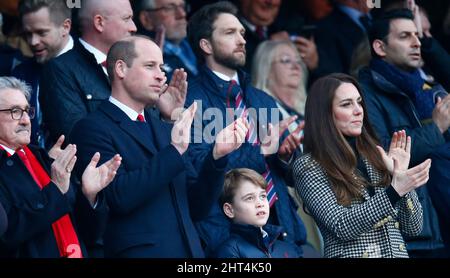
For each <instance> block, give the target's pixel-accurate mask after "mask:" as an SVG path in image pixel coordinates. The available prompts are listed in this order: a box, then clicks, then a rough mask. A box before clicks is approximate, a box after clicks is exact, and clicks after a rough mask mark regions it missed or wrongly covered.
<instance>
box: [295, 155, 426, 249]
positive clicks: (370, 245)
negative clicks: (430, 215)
mask: <svg viewBox="0 0 450 278" xmlns="http://www.w3.org/2000/svg"><path fill="white" fill-rule="evenodd" d="M364 164H365V166H366V169H367V172H368V175H369V178H370V182H371V183H372V184H375V183H378V182H379V181H380V180H381V175H380V174H379V173H377V172H376V171H375V169H374V168H373V167H372V166H371V165H370V164H369V163H368V161H367V160H364ZM293 173H294V179H295V188H296V190H297V192H298V194H299V195H300V197H301V198H302V199H303V201H304V203H305V205H306V208H307V209H308V211H309V212H310V213H311V214H312V216H313V218H314V219H315V221H316V222H317V224H318V226H319V229H320V231H321V233H322V236H323V239H324V245H325V250H324V253H325V254H324V255H325V257H341V258H358V257H363V258H364V257H367V258H368V257H377V258H407V257H408V253H407V251H406V246H405V242H404V240H403V237H402V234H404V235H408V236H415V235H418V234H419V233H420V231H421V230H422V220H423V219H422V206H421V205H420V202H419V200H418V198H417V194H416V192H415V191H411V192H409V193H408V194H406V195H405V196H404V197H403V198H401V200H399V201H398V202H397V204H396V205H395V207H392V205H391V202H390V201H389V198H388V196H387V194H386V191H385V188H383V187H375V194H374V195H373V196H372V197H370V196H369V194H368V192H367V191H366V190H365V189H363V192H362V193H363V200H356V201H353V202H352V203H351V205H350V206H349V207H344V206H341V205H339V204H338V203H337V199H336V196H335V194H334V192H333V191H332V189H331V184H330V181H329V179H328V178H327V175H326V173H325V171H324V169H323V168H322V167H321V166H320V165H319V164H318V163H317V162H316V161H315V160H314V159H312V157H311V155H310V154H306V155H304V156H302V157H300V158H298V159H297V160H296V161H295V162H294V165H293Z"/></svg>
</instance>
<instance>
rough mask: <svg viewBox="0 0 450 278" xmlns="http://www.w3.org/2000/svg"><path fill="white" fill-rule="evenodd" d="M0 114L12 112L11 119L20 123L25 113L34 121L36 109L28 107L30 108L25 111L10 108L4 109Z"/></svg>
mask: <svg viewBox="0 0 450 278" xmlns="http://www.w3.org/2000/svg"><path fill="white" fill-rule="evenodd" d="M0 112H10V113H11V118H12V119H13V120H19V121H20V120H21V119H22V117H23V112H27V114H28V117H29V118H30V119H34V115H35V113H34V112H35V110H34V107H28V108H25V109H22V108H18V107H15V108H10V109H2V110H0Z"/></svg>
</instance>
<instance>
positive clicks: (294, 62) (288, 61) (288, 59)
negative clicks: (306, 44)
mask: <svg viewBox="0 0 450 278" xmlns="http://www.w3.org/2000/svg"><path fill="white" fill-rule="evenodd" d="M274 62H275V63H277V62H278V63H281V64H283V65H291V66H292V65H297V66H302V65H303V62H302V60H293V59H292V58H291V57H289V56H282V57H281V58H280V59H279V60H276V61H274Z"/></svg>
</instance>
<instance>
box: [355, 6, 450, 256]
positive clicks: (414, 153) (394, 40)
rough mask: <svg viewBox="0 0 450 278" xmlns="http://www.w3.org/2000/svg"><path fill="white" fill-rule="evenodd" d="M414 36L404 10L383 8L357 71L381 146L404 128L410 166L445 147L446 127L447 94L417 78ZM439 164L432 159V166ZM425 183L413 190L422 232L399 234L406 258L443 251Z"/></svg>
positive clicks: (418, 62) (418, 47)
mask: <svg viewBox="0 0 450 278" xmlns="http://www.w3.org/2000/svg"><path fill="white" fill-rule="evenodd" d="M419 37H420V35H419V32H418V28H417V26H416V24H415V23H414V16H413V14H412V13H411V11H410V10H406V9H403V10H393V11H390V12H386V13H385V14H384V15H383V16H381V17H379V18H378V19H377V20H375V21H374V22H373V25H372V28H371V32H370V42H371V43H370V44H371V51H372V57H373V59H372V61H371V62H370V65H369V66H368V67H365V68H363V69H362V70H361V71H360V72H359V82H360V84H361V87H362V88H363V93H364V97H365V99H366V101H367V107H368V111H367V113H368V115H369V119H370V121H371V123H372V125H373V127H374V129H375V131H376V132H377V135H378V137H379V139H380V141H381V143H382V145H383V146H384V148H386V149H387V147H388V146H389V144H390V137H391V134H392V133H393V132H395V131H398V130H401V129H405V130H406V132H407V134H408V135H409V136H411V138H412V142H413V145H412V146H411V165H412V166H414V165H417V164H419V163H421V162H422V161H424V160H425V159H427V158H430V157H432V154H433V152H436V151H437V149H439V148H442V146H449V142H448V138H446V137H448V131H447V130H448V129H449V127H450V109H449V105H450V96H448V95H447V93H446V92H445V91H444V90H443V88H442V86H440V84H434V83H430V82H428V81H426V80H424V79H423V78H422V76H421V74H420V71H419V69H420V67H421V66H422V64H423V61H422V51H421V44H422V43H421V41H420V38H419ZM446 141H447V142H446ZM447 148H448V147H447ZM440 163H442V162H440V161H438V160H436V159H433V166H432V167H434V165H438V164H440ZM430 173H433V171H431V170H430ZM428 188H429V186H427V187H422V188H420V189H418V190H417V194H418V195H419V198H420V200H421V203H422V207H423V211H424V225H423V230H422V233H421V235H420V236H418V237H413V238H405V240H406V242H407V244H408V245H407V246H408V252H409V254H410V256H411V257H427V256H432V257H436V256H440V254H441V253H442V251H443V250H442V248H443V243H442V239H441V235H440V233H439V225H438V223H437V216H436V212H435V208H434V207H433V206H432V204H431V201H430V196H429V193H428Z"/></svg>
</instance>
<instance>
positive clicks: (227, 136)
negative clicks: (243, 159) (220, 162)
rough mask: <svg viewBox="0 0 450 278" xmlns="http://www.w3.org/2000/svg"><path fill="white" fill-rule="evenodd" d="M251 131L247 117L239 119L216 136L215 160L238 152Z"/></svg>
mask: <svg viewBox="0 0 450 278" xmlns="http://www.w3.org/2000/svg"><path fill="white" fill-rule="evenodd" d="M248 129H249V123H248V121H247V119H246V118H245V117H243V118H239V119H237V120H235V121H234V122H232V123H231V124H230V125H228V126H227V127H225V128H224V129H222V130H221V131H220V132H219V133H218V134H217V136H216V142H215V144H214V149H213V157H214V159H215V160H217V159H219V158H221V157H223V156H225V155H227V154H229V153H231V152H233V151H234V150H237V149H238V148H239V147H240V146H241V145H242V144H243V143H244V142H245V136H246V134H247V132H248Z"/></svg>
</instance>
